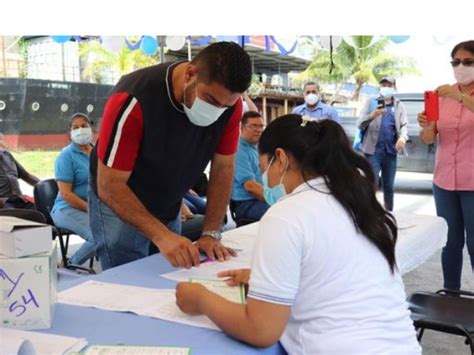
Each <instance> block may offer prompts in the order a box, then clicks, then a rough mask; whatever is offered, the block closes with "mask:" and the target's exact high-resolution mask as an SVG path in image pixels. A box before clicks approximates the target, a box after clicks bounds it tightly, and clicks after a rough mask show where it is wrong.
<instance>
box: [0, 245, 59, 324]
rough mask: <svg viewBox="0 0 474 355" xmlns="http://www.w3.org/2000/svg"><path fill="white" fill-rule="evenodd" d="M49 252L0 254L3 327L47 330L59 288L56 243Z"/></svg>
mask: <svg viewBox="0 0 474 355" xmlns="http://www.w3.org/2000/svg"><path fill="white" fill-rule="evenodd" d="M49 246H50V250H49V252H48V253H43V254H37V255H31V256H27V257H24V258H7V257H3V256H0V321H1V324H0V326H2V327H8V328H17V329H48V328H50V327H51V322H52V320H53V315H54V308H55V305H56V300H57V296H56V290H57V260H56V259H57V257H56V255H57V250H56V243H53V242H51V241H50V244H49Z"/></svg>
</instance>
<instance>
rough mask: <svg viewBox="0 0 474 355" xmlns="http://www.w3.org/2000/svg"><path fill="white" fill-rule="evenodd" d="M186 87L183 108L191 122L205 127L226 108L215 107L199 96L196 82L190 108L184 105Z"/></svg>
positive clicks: (214, 120)
mask: <svg viewBox="0 0 474 355" xmlns="http://www.w3.org/2000/svg"><path fill="white" fill-rule="evenodd" d="M188 87H189V86H188ZM188 87H186V88H185V89H184V102H183V109H184V112H185V113H186V116H188V118H189V120H190V121H191V123H192V124H194V125H196V126H200V127H207V126H210V125H211V124H213V123H214V122H216V121H217V119H218V118H219V117H220V116H221V115H222V114H223V113H224V111H225V110H227V108H226V107H216V106H214V105H211V104H209V103H207V102H206V101H204V100H202V99H201V98H199V96H198V93H197V82H196V85H195V87H194V90H195V91H196V92H195V94H196V95H195V99H194V103H193V104H192V106H191V107H190V108H188V106H187V105H186V96H187V95H186V90H187V89H188Z"/></svg>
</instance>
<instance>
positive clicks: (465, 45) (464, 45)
mask: <svg viewBox="0 0 474 355" xmlns="http://www.w3.org/2000/svg"><path fill="white" fill-rule="evenodd" d="M460 49H464V50H465V51H468V52H470V53H471V54H472V55H474V40H471V41H465V42H461V43H458V44H456V45H455V46H454V48H453V50H452V51H451V58H453V59H454V56H455V55H456V52H457V51H458V50H460Z"/></svg>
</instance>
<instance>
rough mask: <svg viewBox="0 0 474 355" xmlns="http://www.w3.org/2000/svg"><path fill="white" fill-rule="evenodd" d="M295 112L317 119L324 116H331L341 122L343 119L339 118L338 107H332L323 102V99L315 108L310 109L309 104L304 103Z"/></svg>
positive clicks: (330, 117)
mask: <svg viewBox="0 0 474 355" xmlns="http://www.w3.org/2000/svg"><path fill="white" fill-rule="evenodd" d="M293 113H296V114H298V115H302V116H304V115H306V116H309V117H312V118H314V119H315V120H322V119H324V118H329V119H331V120H333V121H336V122H337V123H339V124H341V120H340V118H339V115H338V113H337V111H336V109H335V108H334V107H332V106H331V105H327V104H324V103H322V102H321V101H318V104H317V105H316V108H315V109H314V110H311V109H309V108H308V105H306V103H304V104H303V105H299V106H296V107H295V108H294V109H293Z"/></svg>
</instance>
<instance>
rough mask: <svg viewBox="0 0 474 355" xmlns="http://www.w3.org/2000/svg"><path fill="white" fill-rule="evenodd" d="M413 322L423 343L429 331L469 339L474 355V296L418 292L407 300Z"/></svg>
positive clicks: (468, 343)
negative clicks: (423, 338)
mask: <svg viewBox="0 0 474 355" xmlns="http://www.w3.org/2000/svg"><path fill="white" fill-rule="evenodd" d="M407 301H408V304H409V309H410V311H411V318H412V319H413V322H414V325H415V328H416V329H417V330H419V333H418V341H421V338H422V337H423V332H424V330H425V329H431V330H435V331H439V332H443V333H449V334H455V335H460V336H463V337H466V341H465V342H466V344H467V345H469V346H470V348H471V354H473V355H474V293H473V292H468V291H456V290H446V289H443V290H439V291H437V292H436V293H433V292H415V293H413V294H412V295H410V296H409V297H408V298H407Z"/></svg>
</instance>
